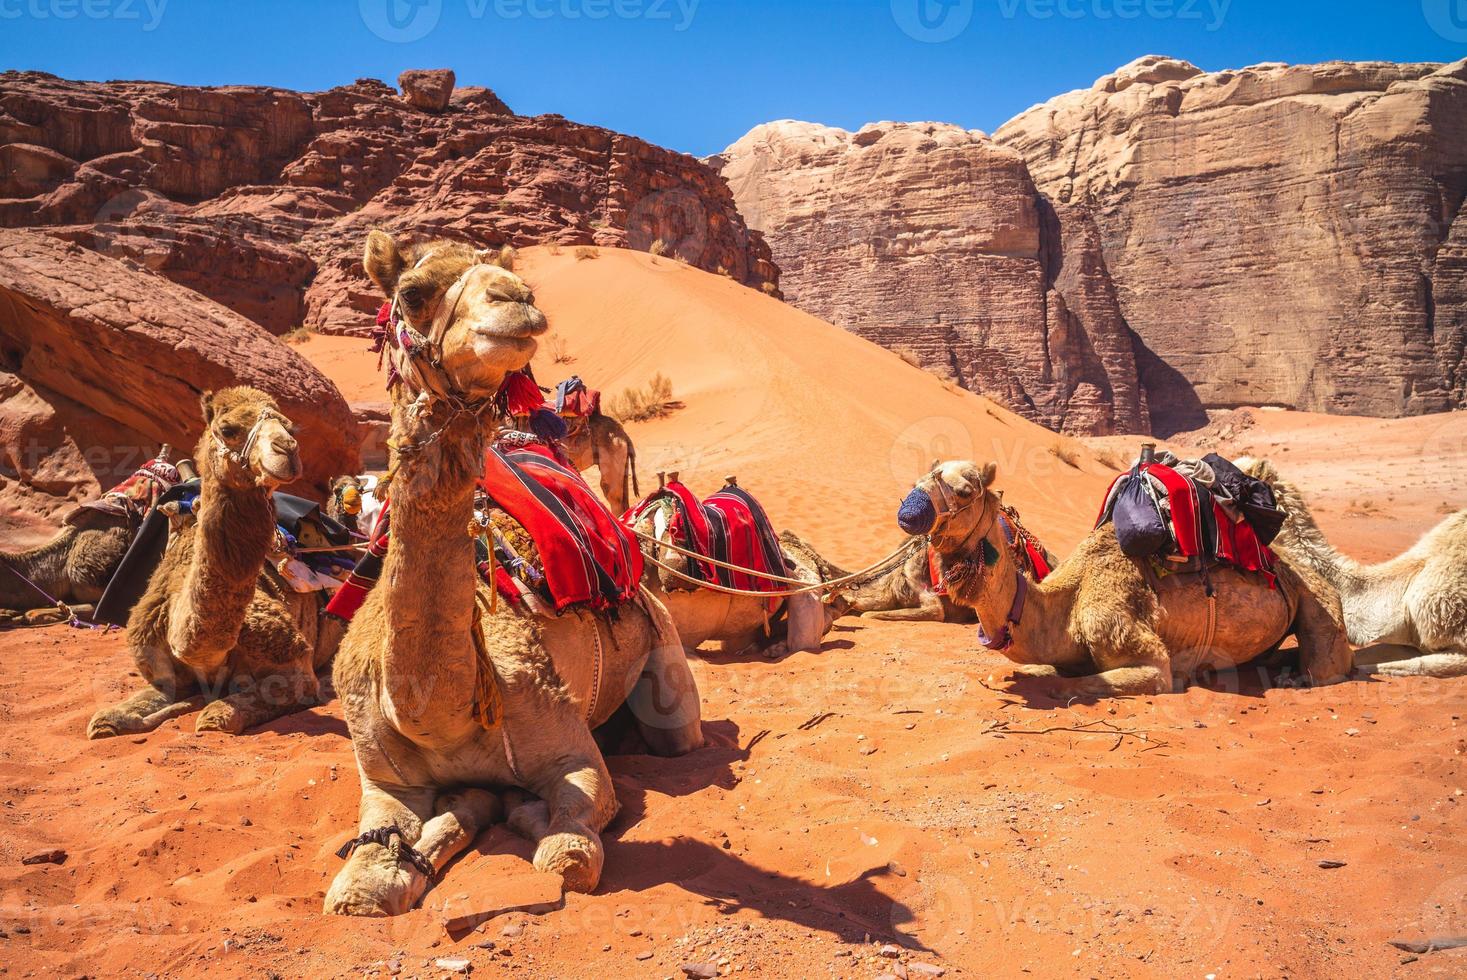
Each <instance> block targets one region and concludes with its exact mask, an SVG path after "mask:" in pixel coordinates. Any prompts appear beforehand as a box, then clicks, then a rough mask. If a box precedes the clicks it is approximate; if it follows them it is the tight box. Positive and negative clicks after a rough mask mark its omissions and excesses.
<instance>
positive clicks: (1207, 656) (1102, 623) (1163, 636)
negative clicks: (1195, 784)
mask: <svg viewBox="0 0 1467 980" xmlns="http://www.w3.org/2000/svg"><path fill="white" fill-rule="evenodd" d="M996 475H997V466H996V465H995V464H993V463H988V464H987V465H985V466H982V467H979V466H978V464H976V463H972V462H963V461H959V462H947V463H942V464H939V465H938V466H937V467H935V468H934V469H933V471H932V472H931V473H929V474H928V475H927V476H925V477H923V478H922V480H921V481H920V482H919V483H918V484H917V486H916V488H915V489H914V490H913V491H912V492H911V494H909V495H908V497H907V499H906V501H904V502H903V505H902V510H901V514H900V516H899V522H900V523H901V525H902V530H904V531H906V532H907V533H909V534H927V535H929V537H930V539H931V541H932V543H933V546H934V547H935V548H936V550H937V555H938V561H939V565H940V568H941V571H942V575H943V579H944V580H945V581H946V582H947V583H948V589H949V591H950V592H951V593H952V596H953V598H954V599H955V600H956V601H958V602H961V603H963V604H965V605H968V606H971V607H972V608H973V609H974V610H976V611H977V613H978V619H979V621H980V623H981V624H983V626H984V627H986V628H987V630H988V631H992V632H993V636H992V637H991V638H989V639H988V640H987V641H986V642H985V645H986V646H988V647H989V649H993V650H997V651H999V652H1001V653H1003V655H1004V656H1006V657H1008V658H1009V659H1010V660H1012V661H1014V662H1015V663H1018V664H1022V665H1025V666H1026V667H1027V668H1028V669H1026V670H1021V671H1020V673H1024V674H1028V675H1031V676H1039V677H1042V678H1044V679H1045V680H1046V681H1047V683H1048V686H1049V689H1050V691H1051V693H1053V694H1054V695H1055V696H1056V697H1061V698H1071V697H1079V698H1099V697H1119V696H1125V695H1136V694H1160V693H1164V692H1167V691H1171V690H1172V689H1173V686H1172V685H1173V676H1174V675H1179V676H1181V677H1183V678H1186V677H1188V676H1192V675H1193V674H1194V673H1195V672H1197V671H1199V670H1202V669H1207V668H1228V667H1233V666H1236V665H1238V664H1242V663H1245V662H1247V661H1249V660H1252V659H1254V658H1255V657H1258V656H1259V655H1261V654H1264V653H1268V652H1270V651H1272V650H1273V649H1274V648H1275V647H1276V646H1278V644H1279V643H1280V642H1281V641H1282V640H1283V639H1284V637H1286V636H1288V635H1289V634H1290V633H1293V634H1296V635H1297V636H1298V638H1299V659H1300V667H1301V668H1302V671H1303V673H1304V674H1305V676H1307V677H1308V679H1309V680H1310V681H1311V682H1312V683H1315V684H1325V683H1333V682H1336V681H1340V680H1343V679H1345V677H1346V676H1348V674H1349V672H1350V648H1349V646H1348V644H1347V643H1346V642H1345V631H1344V626H1343V624H1342V614H1341V612H1340V605H1339V598H1338V596H1337V595H1336V594H1335V592H1334V590H1333V589H1331V588H1330V587H1329V585H1328V584H1327V583H1325V582H1324V581H1323V580H1322V579H1321V578H1320V577H1319V576H1318V575H1317V574H1316V573H1315V572H1314V571H1313V570H1312V569H1310V568H1308V567H1307V566H1301V565H1298V564H1296V563H1293V562H1290V561H1289V560H1288V559H1287V558H1285V557H1283V556H1280V557H1279V560H1278V562H1277V565H1276V567H1275V573H1276V575H1277V579H1278V588H1276V589H1271V588H1270V587H1269V584H1268V582H1267V581H1266V580H1265V578H1264V577H1263V576H1261V575H1258V574H1251V573H1245V572H1241V571H1239V570H1237V569H1235V568H1232V567H1231V566H1227V565H1220V566H1217V567H1215V568H1213V569H1211V571H1210V572H1209V576H1210V578H1211V582H1212V585H1213V587H1214V589H1215V590H1216V595H1215V600H1216V607H1215V609H1213V610H1212V615H1211V616H1210V615H1209V601H1208V599H1207V598H1205V596H1204V594H1203V586H1202V583H1201V581H1200V577H1199V575H1197V574H1189V573H1172V574H1168V575H1166V576H1164V577H1160V578H1158V577H1157V576H1156V574H1155V573H1154V572H1153V571H1152V570H1151V569H1150V568H1149V566H1148V564H1147V563H1146V562H1143V561H1138V560H1133V559H1131V558H1128V557H1126V555H1125V554H1124V553H1122V551H1121V549H1120V545H1118V544H1117V543H1116V540H1115V534H1114V531H1113V529H1112V528H1111V527H1109V526H1105V527H1100V528H1097V529H1096V530H1095V531H1093V532H1091V534H1090V536H1089V537H1087V538H1086V539H1085V540H1084V541H1082V542H1081V543H1080V545H1079V547H1078V548H1076V549H1075V552H1074V553H1073V554H1072V555H1071V556H1070V557H1069V559H1068V560H1067V561H1065V562H1063V563H1061V564H1060V565H1059V567H1057V568H1055V569H1054V571H1053V572H1051V573H1050V575H1049V577H1048V578H1046V579H1045V580H1044V581H1043V582H1042V583H1040V582H1035V581H1034V580H1033V577H1032V576H1031V575H1030V574H1029V573H1028V572H1027V571H1024V570H1021V564H1020V563H1019V562H1018V561H1016V558H1015V551H1014V550H1012V549H1011V546H1010V545H1009V543H1008V537H1007V533H1006V529H1007V531H1008V532H1011V531H1012V530H1013V529H1014V526H1015V518H1014V517H1013V516H1012V514H1011V513H1006V512H1005V511H1004V510H1003V508H1002V504H1001V503H1000V501H999V497H998V495H997V494H996V493H994V491H993V490H992V489H991V488H992V486H993V482H994V478H995V477H996ZM1021 589H1022V590H1024V595H1023V598H1022V599H1020V598H1019V595H1020V590H1021ZM1209 624H1211V625H1209ZM1209 633H1210V634H1211V636H1210V637H1209ZM980 635H986V633H984V634H980Z"/></svg>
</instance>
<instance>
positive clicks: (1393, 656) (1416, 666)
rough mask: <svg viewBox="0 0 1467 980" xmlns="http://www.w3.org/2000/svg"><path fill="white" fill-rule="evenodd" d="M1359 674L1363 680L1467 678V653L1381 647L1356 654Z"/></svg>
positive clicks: (1386, 645) (1384, 645)
mask: <svg viewBox="0 0 1467 980" xmlns="http://www.w3.org/2000/svg"><path fill="white" fill-rule="evenodd" d="M1355 663H1356V667H1355V670H1356V673H1358V674H1359V675H1361V676H1363V677H1369V676H1378V677H1462V676H1467V654H1462V653H1450V652H1444V653H1422V652H1421V651H1420V650H1418V649H1417V648H1416V647H1408V646H1401V645H1396V644H1378V645H1376V646H1372V647H1366V648H1365V649H1363V650H1360V651H1359V652H1358V653H1356V654H1355Z"/></svg>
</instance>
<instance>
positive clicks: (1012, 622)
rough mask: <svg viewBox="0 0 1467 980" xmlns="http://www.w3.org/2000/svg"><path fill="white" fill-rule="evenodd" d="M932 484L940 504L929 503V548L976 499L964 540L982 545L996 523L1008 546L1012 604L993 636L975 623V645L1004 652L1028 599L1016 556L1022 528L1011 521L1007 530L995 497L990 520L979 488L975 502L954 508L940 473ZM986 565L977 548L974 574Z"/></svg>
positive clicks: (984, 492)
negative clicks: (977, 508)
mask: <svg viewBox="0 0 1467 980" xmlns="http://www.w3.org/2000/svg"><path fill="white" fill-rule="evenodd" d="M933 482H934V483H936V484H937V487H938V490H939V491H940V494H939V495H940V496H941V497H942V501H941V504H940V505H939V503H938V501H936V500H933V501H932V509H933V510H934V511H935V512H936V515H937V516H936V519H935V520H934V521H933V522H932V530H930V531H928V532H927V539H928V541H929V547H930V546H931V545H930V542H931V540H932V535H934V534H936V533H937V532H938V531H939V530H940V529H941V528H942V527H944V526H945V525H946V524H947V522H948V521H949V520H951V519H952V518H953V516H954V515H956V514H961V513H962V512H963V511H965V510H967V509H968V508H970V507H972V506H973V505H974V504H976V503H978V499H981V500H982V501H983V513H981V514H980V515H979V520H978V521H977V523H975V524H974V525H973V530H972V531H970V532H969V533H968V536H967V537H968V538H971V537H973V536H974V535H977V536H978V538H979V539H980V540H981V541H984V542H986V541H987V540H988V534H989V532H990V531H992V530H993V525H994V523H997V524H998V526H999V531H1000V533H1002V534H1003V536H1004V541H1005V543H1006V544H1007V545H1008V548H1009V551H1010V552H1011V560H1012V561H1013V563H1014V601H1013V604H1012V605H1011V606H1010V607H1009V613H1008V616H1007V618H1006V619H1005V621H1004V624H1003V628H1002V629H1000V630H999V631H998V633H997V634H996V635H994V636H992V637H990V636H989V635H988V632H987V631H986V630H985V629H984V628H983V624H982V622H979V624H978V642H979V643H981V644H982V645H983V646H984V648H986V649H989V650H993V651H995V652H999V653H1002V652H1003V651H1004V650H1007V649H1008V648H1009V647H1011V646H1013V645H1014V634H1013V628H1014V627H1015V626H1018V625H1019V622H1020V620H1022V619H1023V617H1024V605H1025V603H1026V601H1027V600H1028V597H1029V578H1028V576H1027V575H1025V574H1024V563H1023V562H1022V561H1021V560H1019V558H1018V553H1017V549H1018V548H1019V547H1020V545H1019V542H1020V540H1021V532H1022V528H1020V527H1019V526H1018V521H1017V520H1016V519H1014V520H1013V523H1014V527H1013V528H1010V527H1009V526H1008V523H1007V522H1005V521H1004V516H1003V510H1004V508H1003V504H1002V502H1001V500H1000V499H999V496H998V495H995V497H994V507H995V509H994V511H993V514H992V516H991V517H990V516H989V507H988V503H987V501H988V497H989V494H988V492H987V490H986V488H985V489H981V490H980V492H979V493H978V494H977V498H978V499H972V500H969V501H967V502H966V503H963V504H959V505H958V506H956V507H955V506H953V493H952V489H951V488H950V487H949V486H948V485H947V481H946V480H944V479H943V478H942V474H941V473H937V474H934V480H933ZM927 496H928V498H929V499H930V498H931V497H932V494H931V493H929V494H928V495H927ZM966 540H967V538H965V539H964V541H966ZM986 566H987V559H986V558H985V557H984V554H983V546H982V545H980V546H979V550H978V574H979V575H980V576H981V575H982V574H983V572H984V570H985V568H986Z"/></svg>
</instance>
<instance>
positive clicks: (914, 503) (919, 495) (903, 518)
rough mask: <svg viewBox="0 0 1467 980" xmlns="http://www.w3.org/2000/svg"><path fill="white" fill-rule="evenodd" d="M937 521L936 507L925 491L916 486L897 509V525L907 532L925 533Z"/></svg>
mask: <svg viewBox="0 0 1467 980" xmlns="http://www.w3.org/2000/svg"><path fill="white" fill-rule="evenodd" d="M936 523H937V508H935V507H933V506H932V498H931V497H930V496H928V494H927V491H926V490H923V489H922V488H921V487H917V488H916V489H914V490H913V491H912V492H911V493H909V494H907V498H906V499H905V500H903V501H902V505H901V507H900V508H898V510H897V526H898V527H900V528H901V529H902V530H903V531H906V532H907V533H908V534H927V533H928V532H930V531H931V530H932V526H933V525H934V524H936Z"/></svg>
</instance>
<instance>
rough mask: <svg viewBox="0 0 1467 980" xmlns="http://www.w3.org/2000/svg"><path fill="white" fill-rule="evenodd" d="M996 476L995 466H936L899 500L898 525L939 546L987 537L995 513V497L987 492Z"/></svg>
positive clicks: (957, 462)
mask: <svg viewBox="0 0 1467 980" xmlns="http://www.w3.org/2000/svg"><path fill="white" fill-rule="evenodd" d="M997 475H998V466H997V464H994V463H987V464H985V465H983V466H979V465H978V464H977V463H973V462H970V461H967V460H953V461H950V462H946V463H936V464H935V465H934V466H933V467H932V472H930V473H928V474H927V475H926V476H924V477H923V478H922V479H921V480H919V481H917V485H916V486H915V487H913V488H912V492H911V493H909V494H907V496H906V499H905V500H903V501H902V505H901V508H900V509H899V510H898V511H897V524H898V525H899V526H900V527H901V529H902V530H903V531H906V532H907V533H908V534H917V535H926V536H928V537H929V538H931V540H932V543H933V544H934V545H939V546H940V545H942V544H944V543H948V544H952V545H957V544H959V543H961V542H963V541H966V540H969V539H970V538H971V537H972V536H974V535H981V534H987V533H988V530H989V528H990V527H991V526H992V524H993V516H994V514H996V513H998V504H997V498H996V497H994V495H993V493H992V492H991V491H990V490H989V488H990V487H991V486H993V481H994V478H995V477H996V476H997ZM990 498H992V502H990Z"/></svg>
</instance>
